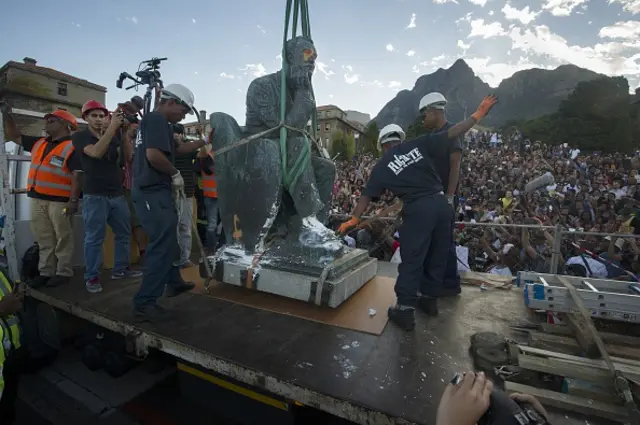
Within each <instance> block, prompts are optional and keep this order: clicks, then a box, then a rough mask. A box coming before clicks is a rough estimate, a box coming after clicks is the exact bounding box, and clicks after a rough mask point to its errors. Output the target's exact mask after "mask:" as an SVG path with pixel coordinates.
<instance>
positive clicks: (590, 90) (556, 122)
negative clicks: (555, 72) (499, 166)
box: [521, 77, 640, 152]
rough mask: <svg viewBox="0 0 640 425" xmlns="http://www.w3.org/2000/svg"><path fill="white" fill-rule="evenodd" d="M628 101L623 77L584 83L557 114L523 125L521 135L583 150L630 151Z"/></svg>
mask: <svg viewBox="0 0 640 425" xmlns="http://www.w3.org/2000/svg"><path fill="white" fill-rule="evenodd" d="M629 100H630V99H629V83H628V82H627V80H626V79H625V78H624V77H603V78H598V79H595V80H591V81H584V82H581V83H579V84H578V85H577V86H576V88H575V89H574V91H573V92H572V93H571V94H570V95H569V97H568V98H567V99H566V100H563V101H562V102H561V103H560V107H559V108H558V111H557V112H555V113H553V114H548V115H543V116H541V117H538V118H535V119H532V120H529V121H526V122H525V123H523V124H522V126H521V129H522V133H523V135H524V136H525V137H527V138H529V139H531V140H541V141H543V142H547V143H551V144H558V143H568V144H569V145H570V146H576V147H578V148H580V149H582V150H584V151H604V152H630V151H632V150H633V149H634V143H633V139H634V136H635V134H634V131H633V121H634V120H633V105H630V102H629ZM637 142H640V140H636V143H637Z"/></svg>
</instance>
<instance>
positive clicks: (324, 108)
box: [316, 105, 344, 112]
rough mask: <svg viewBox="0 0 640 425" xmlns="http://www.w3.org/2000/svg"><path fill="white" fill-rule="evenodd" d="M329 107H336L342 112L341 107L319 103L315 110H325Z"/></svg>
mask: <svg viewBox="0 0 640 425" xmlns="http://www.w3.org/2000/svg"><path fill="white" fill-rule="evenodd" d="M329 109H337V110H339V111H342V112H344V111H343V110H342V109H341V108H339V107H337V106H336V105H320V106H318V107H316V110H317V111H327V110H329Z"/></svg>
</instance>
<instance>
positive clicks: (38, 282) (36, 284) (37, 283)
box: [27, 275, 51, 289]
mask: <svg viewBox="0 0 640 425" xmlns="http://www.w3.org/2000/svg"><path fill="white" fill-rule="evenodd" d="M49 279H51V277H49V276H42V275H40V276H36V277H34V278H33V279H30V280H28V281H27V285H29V286H30V287H32V288H34V289H37V288H42V287H43V286H45V285H46V284H47V282H49Z"/></svg>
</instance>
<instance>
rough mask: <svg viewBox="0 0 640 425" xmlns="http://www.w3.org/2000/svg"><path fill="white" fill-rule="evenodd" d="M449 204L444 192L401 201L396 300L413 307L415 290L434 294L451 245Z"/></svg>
mask: <svg viewBox="0 0 640 425" xmlns="http://www.w3.org/2000/svg"><path fill="white" fill-rule="evenodd" d="M451 219H452V214H451V207H450V206H449V204H448V203H447V198H446V197H445V196H444V195H440V194H437V195H433V196H430V197H425V198H421V199H418V200H415V201H412V202H409V203H406V204H405V205H404V210H403V221H402V227H401V228H400V249H401V251H400V253H401V255H402V262H401V263H400V265H399V266H398V278H397V280H396V286H395V291H396V296H397V297H398V304H400V305H403V306H408V307H415V306H416V304H417V301H418V292H420V293H421V294H423V295H428V296H436V295H437V293H436V291H437V290H438V289H439V288H440V287H441V286H442V281H443V278H444V274H445V269H446V267H447V259H448V256H449V252H450V251H449V250H450V249H451Z"/></svg>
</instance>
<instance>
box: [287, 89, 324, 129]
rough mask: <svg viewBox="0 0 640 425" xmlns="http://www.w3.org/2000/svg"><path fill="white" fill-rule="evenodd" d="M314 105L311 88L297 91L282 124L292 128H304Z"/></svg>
mask: <svg viewBox="0 0 640 425" xmlns="http://www.w3.org/2000/svg"><path fill="white" fill-rule="evenodd" d="M315 105H316V101H315V98H314V96H313V92H312V91H311V88H303V89H299V90H297V91H296V92H295V94H294V96H293V105H292V106H291V109H290V110H289V111H287V115H286V117H285V120H284V123H285V124H286V125H288V126H291V127H294V128H306V126H307V123H308V122H309V119H310V118H311V114H312V113H313V109H314V107H315Z"/></svg>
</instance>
